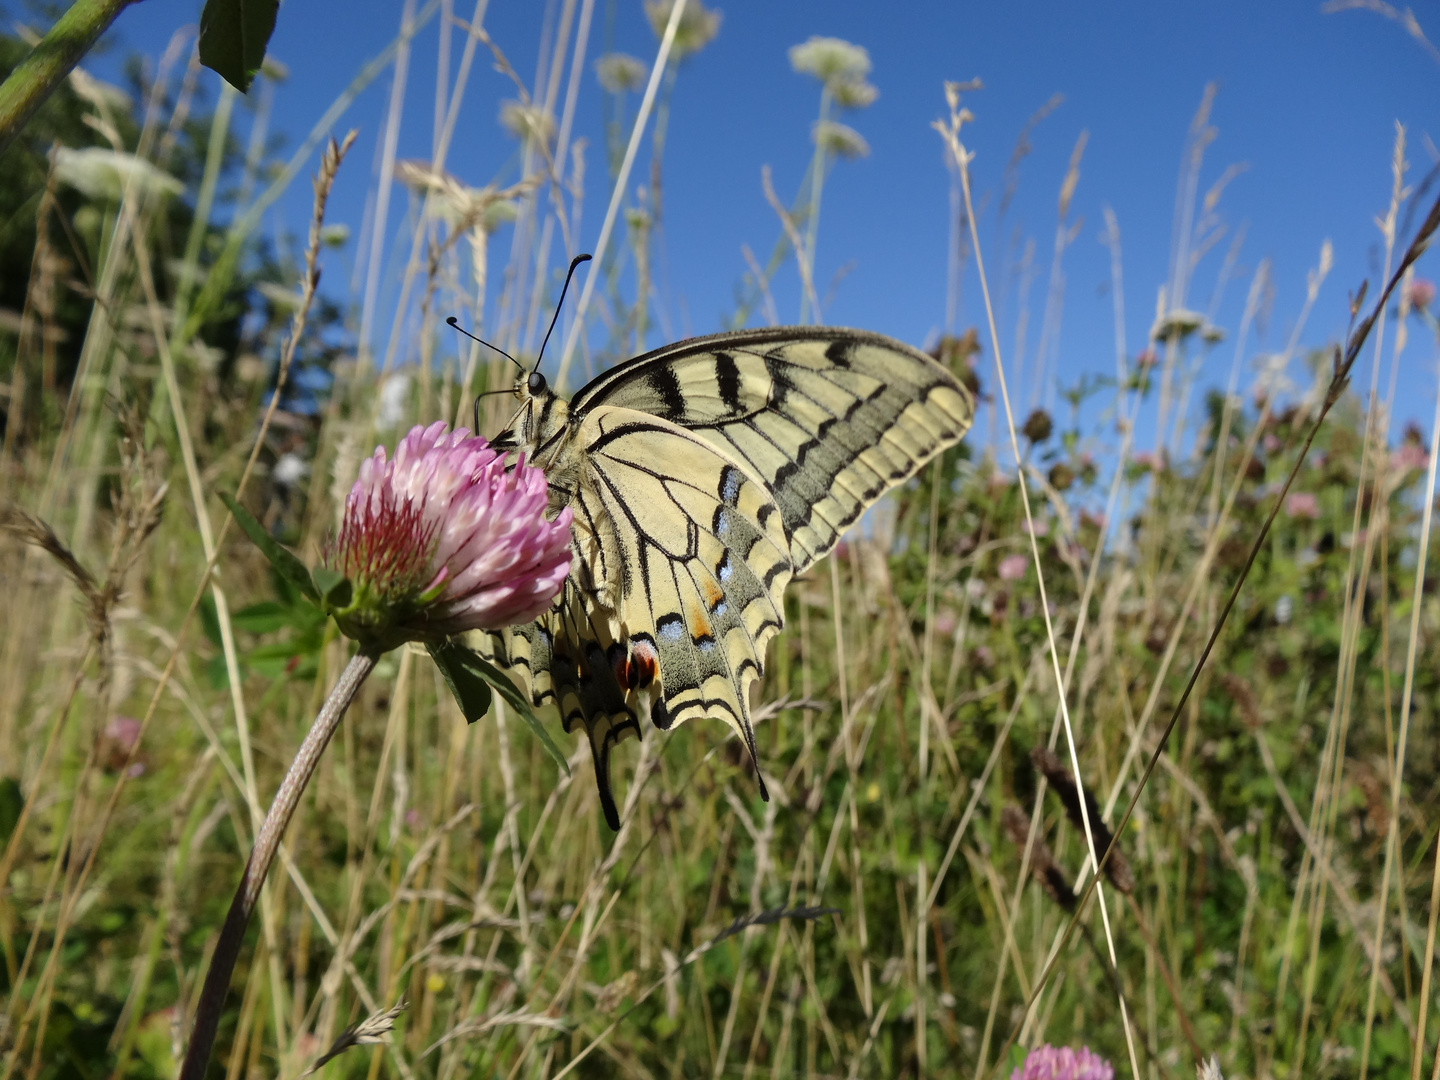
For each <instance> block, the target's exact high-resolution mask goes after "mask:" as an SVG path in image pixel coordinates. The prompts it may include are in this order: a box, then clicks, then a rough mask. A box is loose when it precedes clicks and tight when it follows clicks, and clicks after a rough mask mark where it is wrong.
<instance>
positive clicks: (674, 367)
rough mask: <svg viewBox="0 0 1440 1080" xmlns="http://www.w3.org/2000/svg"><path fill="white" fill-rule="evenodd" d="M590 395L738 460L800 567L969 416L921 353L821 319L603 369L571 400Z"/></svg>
mask: <svg viewBox="0 0 1440 1080" xmlns="http://www.w3.org/2000/svg"><path fill="white" fill-rule="evenodd" d="M600 403H604V404H606V405H613V406H623V407H625V408H631V409H638V410H641V411H645V412H648V413H651V414H653V415H657V416H661V417H663V418H664V419H667V420H669V421H671V422H672V423H675V424H678V425H679V426H681V427H684V428H687V429H689V430H691V431H694V432H695V433H696V434H698V435H700V436H702V437H703V438H706V439H707V440H709V441H710V442H712V443H714V444H715V445H716V446H717V447H718V448H720V449H721V450H722V451H723V452H725V453H726V454H728V455H730V456H732V457H734V458H736V459H737V460H738V461H740V462H741V463H743V464H745V465H746V466H747V467H748V468H749V469H750V470H751V471H752V472H753V473H754V474H755V475H756V476H757V477H758V478H759V479H760V480H761V481H762V482H763V483H764V484H765V485H766V487H767V488H768V490H769V492H770V494H771V497H772V498H773V499H774V500H775V503H776V505H777V506H778V507H779V509H780V512H781V516H782V522H783V526H784V529H785V535H786V538H787V540H788V541H789V544H790V557H791V561H792V562H793V563H794V565H795V569H796V570H797V571H798V570H803V569H805V568H806V567H808V566H809V565H810V564H811V563H813V562H814V561H815V560H816V559H817V558H819V557H820V556H821V555H823V554H825V553H826V552H827V551H829V550H830V549H831V548H833V547H834V546H835V543H836V541H837V540H839V538H840V534H841V533H842V532H844V530H845V529H846V528H848V527H849V526H850V525H852V524H853V523H854V522H855V520H856V519H857V518H858V517H859V516H860V515H861V514H862V513H863V512H864V510H865V508H866V507H868V506H870V505H871V504H872V503H874V502H875V500H876V499H878V498H879V497H880V496H881V495H882V494H884V492H885V491H886V490H887V489H888V488H890V487H891V486H893V485H895V484H897V483H899V482H901V481H903V480H906V479H908V478H909V477H911V476H913V475H914V474H915V473H916V472H917V471H918V470H919V469H920V467H921V466H922V465H924V464H925V462H926V461H928V460H929V459H930V458H932V457H933V456H934V455H935V454H936V453H938V452H939V451H940V450H942V449H944V448H945V447H946V446H949V445H951V444H953V443H954V442H956V441H957V440H958V439H959V438H960V436H961V435H963V434H964V433H965V430H966V429H967V428H968V427H969V425H970V420H971V417H972V415H973V412H974V404H973V401H972V399H971V397H970V395H969V393H968V392H967V391H966V390H965V389H964V387H962V386H961V385H960V384H959V383H958V382H957V381H956V380H955V378H954V377H953V376H952V375H951V374H950V373H949V372H948V371H946V370H945V369H944V368H942V367H941V366H940V365H939V364H937V363H936V362H935V361H934V360H932V359H931V358H930V357H928V356H926V355H925V354H924V353H921V352H918V351H917V350H915V349H911V348H910V347H908V346H906V345H903V344H901V343H900V342H897V341H893V340H891V339H889V338H885V337H881V336H880V335H878V334H869V333H865V332H863V331H858V330H836V329H830V328H823V327H819V328H808V327H782V328H777V329H770V330H747V331H741V332H739V333H734V334H720V335H716V336H713V337H708V338H696V339H693V340H691V341H685V342H680V343H678V344H676V345H672V346H670V347H669V348H666V349H660V350H658V351H656V352H653V353H649V354H647V355H646V356H642V357H637V358H636V359H635V360H631V361H630V362H629V363H627V364H623V365H621V366H620V367H618V368H615V369H614V370H612V371H610V372H607V373H606V374H605V375H602V376H600V377H599V378H598V379H596V380H595V381H594V382H593V383H591V384H590V386H588V387H586V388H585V390H583V391H582V392H581V393H580V394H579V395H577V397H576V399H575V406H574V407H575V409H576V410H577V411H583V410H584V409H585V408H587V407H589V406H592V405H596V404H600Z"/></svg>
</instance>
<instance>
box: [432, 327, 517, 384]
mask: <svg viewBox="0 0 1440 1080" xmlns="http://www.w3.org/2000/svg"><path fill="white" fill-rule="evenodd" d="M445 322H446V323H448V324H449V325H450V328H451V329H453V330H458V331H459V332H460V333H462V334H464V335H465V336H466V337H468V338H469V339H470V340H471V341H474V342H478V343H479V344H481V345H484V346H485V347H486V348H487V349H493V350H495V351H496V352H498V353H499V354H500V355H501V356H503V357H505V359H506V360H509V361H510V362H511V363H512V364H514V365H515V366H516V367H517V368H519V369H520V370H521V371H524V370H525V365H524V364H522V363H520V361H519V360H516V359H515V357H513V356H511V355H510V354H509V353H508V352H506V351H505V350H504V349H502V348H500V346H499V345H491V344H490V342H488V341H486V340H485V339H484V338H478V337H476V336H475V335H474V334H472V333H470V331H469V330H466V329H465V328H464V327H463V326H461V325H460V321H459V320H458V319H456V318H455V316H454V315H451V316H450V317H449V318H448V319H446V320H445Z"/></svg>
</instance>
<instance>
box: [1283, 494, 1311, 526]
mask: <svg viewBox="0 0 1440 1080" xmlns="http://www.w3.org/2000/svg"><path fill="white" fill-rule="evenodd" d="M1285 513H1287V514H1289V515H1290V516H1291V517H1292V518H1310V519H1311V520H1312V521H1313V520H1314V519H1315V518H1318V517H1319V516H1320V504H1319V503H1318V502H1317V501H1316V500H1315V496H1314V495H1311V494H1310V493H1309V492H1308V491H1297V492H1295V493H1294V494H1292V495H1287V496H1286V497H1285Z"/></svg>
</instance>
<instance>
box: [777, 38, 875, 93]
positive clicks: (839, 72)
mask: <svg viewBox="0 0 1440 1080" xmlns="http://www.w3.org/2000/svg"><path fill="white" fill-rule="evenodd" d="M790 66H791V67H792V68H794V69H795V70H796V71H798V72H799V73H800V74H802V75H813V76H815V78H817V79H819V80H820V81H821V82H823V83H833V82H836V81H839V80H855V81H860V80H863V79H864V78H865V76H866V75H869V74H870V54H869V53H868V52H867V51H866V50H865V48H864V47H863V46H860V45H852V44H850V42H848V41H842V40H840V39H839V38H832V37H812V38H811V39H810V40H809V41H807V42H805V43H804V44H802V45H792V46H791V47H790Z"/></svg>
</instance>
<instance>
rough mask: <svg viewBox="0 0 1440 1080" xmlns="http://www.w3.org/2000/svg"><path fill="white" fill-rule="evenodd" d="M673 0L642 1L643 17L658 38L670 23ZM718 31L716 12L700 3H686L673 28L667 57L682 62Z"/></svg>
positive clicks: (701, 47)
mask: <svg viewBox="0 0 1440 1080" xmlns="http://www.w3.org/2000/svg"><path fill="white" fill-rule="evenodd" d="M674 7H675V0H645V17H646V18H648V19H649V20H650V29H652V30H654V31H655V36H656V37H662V36H663V35H664V33H665V27H666V26H668V25H669V24H670V12H671V11H672V10H673V9H674ZM719 32H720V13H719V12H718V11H711V10H709V9H708V8H706V7H705V5H704V4H702V3H700V0H690V2H689V3H687V4H686V5H685V10H684V11H683V12H681V13H680V25H679V26H677V27H676V28H675V41H674V42H673V43H672V44H671V46H670V55H671V56H673V57H674V58H675V59H676V60H681V59H684V58H685V57H687V56H689V55H690V54H691V53H697V52H699V51H700V50H701V49H703V48H704V47H705V46H706V45H709V44H710V42H711V41H712V40H714V37H715V35H716V34H718V33H719Z"/></svg>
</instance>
